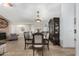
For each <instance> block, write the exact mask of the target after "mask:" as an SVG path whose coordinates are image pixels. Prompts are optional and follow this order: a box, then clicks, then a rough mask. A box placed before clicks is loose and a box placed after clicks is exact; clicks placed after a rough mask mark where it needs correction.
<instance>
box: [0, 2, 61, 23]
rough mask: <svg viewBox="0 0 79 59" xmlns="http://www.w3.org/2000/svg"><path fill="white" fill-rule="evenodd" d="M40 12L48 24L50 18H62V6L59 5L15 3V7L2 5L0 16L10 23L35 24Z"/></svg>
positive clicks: (42, 18)
mask: <svg viewBox="0 0 79 59" xmlns="http://www.w3.org/2000/svg"><path fill="white" fill-rule="evenodd" d="M38 10H39V11H40V17H41V20H43V22H45V21H46V22H48V21H49V19H50V18H53V17H60V14H61V4H59V3H14V6H13V7H3V6H2V5H0V15H2V16H4V17H5V18H7V19H8V20H9V21H10V22H14V23H26V22H34V20H35V18H36V11H38Z"/></svg>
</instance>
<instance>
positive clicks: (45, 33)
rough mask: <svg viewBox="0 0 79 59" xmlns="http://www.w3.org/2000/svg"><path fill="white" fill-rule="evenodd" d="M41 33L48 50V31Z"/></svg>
mask: <svg viewBox="0 0 79 59" xmlns="http://www.w3.org/2000/svg"><path fill="white" fill-rule="evenodd" d="M43 35H44V45H47V48H48V50H49V33H48V32H43Z"/></svg>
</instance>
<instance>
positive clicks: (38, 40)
mask: <svg viewBox="0 0 79 59" xmlns="http://www.w3.org/2000/svg"><path fill="white" fill-rule="evenodd" d="M33 44H37V45H40V44H43V34H42V33H35V34H33Z"/></svg>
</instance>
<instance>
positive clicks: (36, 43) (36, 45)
mask: <svg viewBox="0 0 79 59" xmlns="http://www.w3.org/2000/svg"><path fill="white" fill-rule="evenodd" d="M43 42H44V39H43V34H42V33H35V34H33V43H32V46H33V56H34V55H35V54H34V52H35V50H38V49H40V50H41V52H42V56H43V49H44V44H43Z"/></svg>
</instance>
